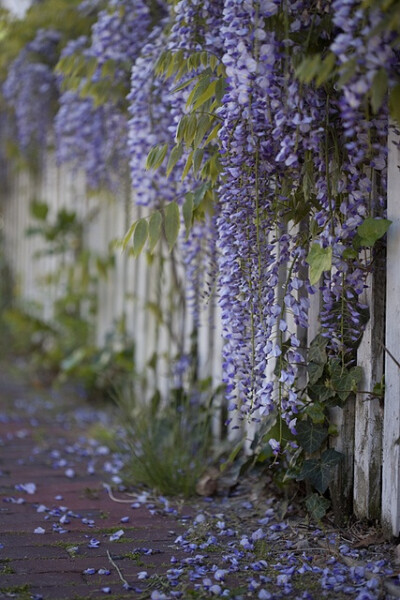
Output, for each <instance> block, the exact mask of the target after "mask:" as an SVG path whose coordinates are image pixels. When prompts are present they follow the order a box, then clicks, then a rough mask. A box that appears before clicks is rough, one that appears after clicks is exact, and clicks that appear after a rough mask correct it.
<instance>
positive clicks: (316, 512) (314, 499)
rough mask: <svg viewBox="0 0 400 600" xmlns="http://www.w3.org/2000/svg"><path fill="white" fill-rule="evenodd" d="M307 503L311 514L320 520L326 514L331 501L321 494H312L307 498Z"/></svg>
mask: <svg viewBox="0 0 400 600" xmlns="http://www.w3.org/2000/svg"><path fill="white" fill-rule="evenodd" d="M305 504H306V507H307V510H308V512H309V514H310V516H311V517H312V518H313V519H314V520H315V521H320V520H321V519H322V518H323V517H324V516H325V515H326V511H327V510H328V508H329V507H330V505H331V502H330V500H328V499H327V498H324V497H323V496H320V495H319V494H311V496H308V498H306V502H305Z"/></svg>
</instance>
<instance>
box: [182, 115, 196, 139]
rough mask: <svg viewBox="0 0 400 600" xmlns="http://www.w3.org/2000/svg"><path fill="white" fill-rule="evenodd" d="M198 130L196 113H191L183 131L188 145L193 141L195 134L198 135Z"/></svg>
mask: <svg viewBox="0 0 400 600" xmlns="http://www.w3.org/2000/svg"><path fill="white" fill-rule="evenodd" d="M196 131H197V117H196V115H193V114H192V115H189V116H188V118H187V121H186V127H185V129H184V132H183V139H184V140H185V142H186V144H187V145H188V146H190V144H191V143H192V142H193V140H194V136H195V135H196Z"/></svg>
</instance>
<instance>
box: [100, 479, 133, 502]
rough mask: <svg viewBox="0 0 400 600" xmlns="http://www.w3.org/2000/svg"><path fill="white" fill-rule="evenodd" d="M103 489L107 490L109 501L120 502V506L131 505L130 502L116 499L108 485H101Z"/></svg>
mask: <svg viewBox="0 0 400 600" xmlns="http://www.w3.org/2000/svg"><path fill="white" fill-rule="evenodd" d="M103 487H104V488H105V489H106V490H107V492H108V495H109V497H110V500H113V501H114V502H120V503H121V504H132V500H123V499H122V498H116V497H115V496H114V494H113V493H112V490H111V487H110V486H109V485H108V483H103Z"/></svg>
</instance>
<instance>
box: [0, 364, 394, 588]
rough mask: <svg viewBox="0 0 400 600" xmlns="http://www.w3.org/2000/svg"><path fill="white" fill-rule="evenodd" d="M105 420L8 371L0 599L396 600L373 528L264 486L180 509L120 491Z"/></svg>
mask: <svg viewBox="0 0 400 600" xmlns="http://www.w3.org/2000/svg"><path fill="white" fill-rule="evenodd" d="M99 421H100V422H101V423H103V425H105V426H107V417H106V415H105V414H104V413H102V412H101V411H98V410H95V408H94V407H88V406H86V405H85V404H84V403H82V402H79V401H77V399H76V398H74V397H73V395H71V394H69V393H68V392H65V391H64V392H63V394H62V397H61V396H60V397H59V398H55V397H54V393H53V397H52V396H51V394H50V393H49V392H45V391H43V390H37V391H35V390H32V389H29V388H27V387H26V386H24V385H23V384H22V383H19V382H18V381H15V380H14V381H12V380H10V378H9V377H5V376H4V374H3V375H2V374H1V372H0V501H1V502H0V600H6V599H9V598H17V599H20V600H64V599H65V600H96V599H97V598H113V600H124V599H125V598H132V599H135V600H142V599H143V600H144V599H145V598H149V599H150V598H151V600H165V599H166V600H173V599H174V598H179V599H181V600H190V599H197V600H203V599H204V600H206V599H209V598H212V597H217V596H221V597H227V598H231V599H234V600H247V599H250V600H251V599H253V598H254V599H255V600H281V599H284V598H285V599H286V598H289V599H294V600H320V599H321V598H324V599H327V600H349V599H353V600H378V599H384V598H386V599H389V598H398V597H400V575H399V572H398V567H396V565H395V564H390V558H391V556H392V552H393V549H394V547H393V546H391V545H390V544H385V543H382V540H379V532H373V533H372V536H371V533H370V532H368V530H364V531H362V530H360V531H359V532H358V534H359V535H357V534H356V535H355V534H354V531H353V532H351V531H347V532H339V531H337V530H335V529H334V528H332V526H331V525H330V524H329V522H327V524H325V526H324V527H323V528H321V527H320V528H318V527H316V526H315V525H313V524H312V523H309V522H308V520H307V518H304V515H302V514H301V511H300V513H299V512H298V511H297V508H296V507H291V506H290V505H289V506H288V505H287V503H284V502H283V503H280V502H279V501H277V499H276V498H274V497H272V496H271V495H270V494H267V493H265V490H263V489H262V488H261V487H259V488H258V490H257V489H255V490H253V494H252V495H250V494H247V495H242V496H241V495H240V494H239V495H237V496H236V497H223V496H221V497H219V498H217V499H216V500H213V501H211V499H208V501H207V499H205V500H200V501H199V502H197V504H193V503H192V504H191V505H190V506H186V505H183V506H180V508H179V510H178V509H176V508H174V507H171V506H170V505H169V504H168V502H167V501H166V500H165V499H162V498H156V499H152V498H151V497H150V496H149V495H146V493H144V492H143V491H138V493H137V494H132V495H128V494H127V493H124V492H122V491H119V492H118V491H115V492H114V494H115V495H112V492H111V491H110V487H107V482H108V484H110V485H112V486H113V489H114V490H115V489H118V484H119V472H120V467H121V457H120V456H119V455H118V454H114V453H112V452H110V450H109V449H108V448H107V447H106V446H104V445H102V443H101V442H99V441H95V440H94V439H93V436H91V435H90V431H91V429H93V427H94V426H96V424H98V422H99ZM104 482H106V487H105V485H104ZM261 483H262V481H261ZM368 535H369V537H368ZM357 546H358V547H357Z"/></svg>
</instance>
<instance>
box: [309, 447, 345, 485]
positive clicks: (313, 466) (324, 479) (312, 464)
mask: <svg viewBox="0 0 400 600" xmlns="http://www.w3.org/2000/svg"><path fill="white" fill-rule="evenodd" d="M342 459H343V454H341V453H340V452H336V450H333V449H331V448H330V449H329V450H325V452H324V453H323V454H322V456H321V458H320V459H316V458H312V459H308V460H305V461H304V463H303V467H302V469H301V472H300V475H299V476H298V479H307V480H308V481H309V482H310V483H311V484H312V485H313V486H314V487H315V489H316V490H317V491H318V492H319V493H320V494H323V493H324V492H326V490H327V489H328V486H329V484H330V482H331V480H332V477H333V469H334V468H335V467H336V466H337V465H338V464H339V462H340V461H341V460H342Z"/></svg>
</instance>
